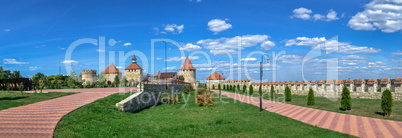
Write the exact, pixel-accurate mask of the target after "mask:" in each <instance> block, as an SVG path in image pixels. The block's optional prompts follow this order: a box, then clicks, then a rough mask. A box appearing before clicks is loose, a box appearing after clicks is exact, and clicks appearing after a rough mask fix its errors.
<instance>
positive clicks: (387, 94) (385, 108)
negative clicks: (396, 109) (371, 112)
mask: <svg viewBox="0 0 402 138" xmlns="http://www.w3.org/2000/svg"><path fill="white" fill-rule="evenodd" d="M392 106H394V103H393V98H392V93H391V91H390V90H388V89H387V90H385V91H384V92H382V97H381V109H382V112H383V115H384V116H385V115H388V116H390V115H391V113H392Z"/></svg>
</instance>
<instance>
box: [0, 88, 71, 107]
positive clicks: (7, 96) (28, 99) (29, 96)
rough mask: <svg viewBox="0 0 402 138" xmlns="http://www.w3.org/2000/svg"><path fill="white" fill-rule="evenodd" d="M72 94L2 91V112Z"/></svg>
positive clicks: (0, 98) (0, 96) (0, 100)
mask: <svg viewBox="0 0 402 138" xmlns="http://www.w3.org/2000/svg"><path fill="white" fill-rule="evenodd" d="M70 94H75V93H67V92H49V93H24V94H21V92H4V91H0V110H4V109H7V108H11V107H17V106H22V105H27V104H31V103H36V102H40V101H45V100H50V99H54V98H58V97H62V96H66V95H70Z"/></svg>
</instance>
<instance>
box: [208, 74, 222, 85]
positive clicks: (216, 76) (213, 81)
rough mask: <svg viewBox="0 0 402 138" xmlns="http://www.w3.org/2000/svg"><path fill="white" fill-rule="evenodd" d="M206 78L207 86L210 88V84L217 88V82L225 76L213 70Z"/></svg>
mask: <svg viewBox="0 0 402 138" xmlns="http://www.w3.org/2000/svg"><path fill="white" fill-rule="evenodd" d="M206 80H207V85H208V88H212V86H214V88H218V84H219V83H221V82H222V81H224V80H225V77H223V76H221V75H220V74H219V73H217V72H214V73H212V74H211V75H209V76H208V77H207V78H206Z"/></svg>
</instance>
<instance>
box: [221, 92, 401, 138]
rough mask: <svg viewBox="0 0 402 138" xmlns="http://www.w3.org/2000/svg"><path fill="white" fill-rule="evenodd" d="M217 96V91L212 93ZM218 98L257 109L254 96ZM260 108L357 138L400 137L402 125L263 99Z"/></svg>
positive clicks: (231, 94) (234, 95) (224, 93)
mask: <svg viewBox="0 0 402 138" xmlns="http://www.w3.org/2000/svg"><path fill="white" fill-rule="evenodd" d="M214 92H216V93H219V92H218V91H216V90H215V91H214ZM222 95H224V96H227V97H230V98H233V99H235V100H239V101H241V102H244V103H248V104H252V105H255V106H260V105H259V104H260V103H259V100H258V98H256V97H250V96H246V95H241V94H235V93H231V92H225V91H222ZM263 109H265V110H267V111H270V112H274V113H277V114H280V115H283V116H286V117H289V118H292V119H295V120H299V121H301V122H304V123H308V124H311V125H314V126H317V127H321V128H325V129H330V130H334V131H338V132H341V133H346V134H350V135H354V136H358V137H367V138H371V137H373V138H374V137H386V138H388V137H395V138H401V137H402V122H399V121H392V120H384V119H377V118H369V117H361V116H356V115H348V114H341V113H335V112H329V111H323V110H317V109H312V108H307V107H301V106H296V105H290V104H285V103H280V102H273V101H269V100H263Z"/></svg>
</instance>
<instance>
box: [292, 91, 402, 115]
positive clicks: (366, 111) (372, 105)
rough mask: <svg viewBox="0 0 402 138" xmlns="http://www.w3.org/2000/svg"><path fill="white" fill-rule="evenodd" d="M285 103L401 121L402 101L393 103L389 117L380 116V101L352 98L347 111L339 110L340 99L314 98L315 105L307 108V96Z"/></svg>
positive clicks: (297, 96) (297, 97)
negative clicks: (350, 108)
mask: <svg viewBox="0 0 402 138" xmlns="http://www.w3.org/2000/svg"><path fill="white" fill-rule="evenodd" d="M287 103H288V104H293V105H299V106H304V107H309V108H315V109H321V110H326V111H332V112H338V113H344V114H353V115H359V116H366V117H373V118H380V119H387V120H396V121H402V101H394V106H393V108H392V110H393V111H392V114H391V116H383V115H382V110H381V99H358V98H352V110H349V111H342V110H340V109H339V108H340V107H341V104H340V98H324V97H315V105H313V106H307V96H304V95H292V101H291V102H287Z"/></svg>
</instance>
